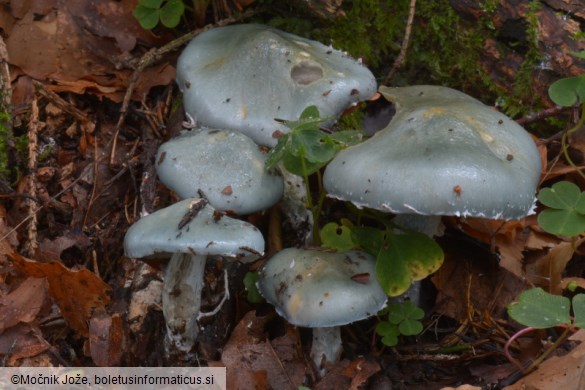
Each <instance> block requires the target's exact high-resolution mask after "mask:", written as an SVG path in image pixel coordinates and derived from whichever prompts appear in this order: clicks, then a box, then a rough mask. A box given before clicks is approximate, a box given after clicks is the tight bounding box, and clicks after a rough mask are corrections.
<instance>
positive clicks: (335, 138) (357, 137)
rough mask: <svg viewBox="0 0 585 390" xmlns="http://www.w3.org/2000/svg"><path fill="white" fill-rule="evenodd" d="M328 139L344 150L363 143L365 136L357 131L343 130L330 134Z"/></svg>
mask: <svg viewBox="0 0 585 390" xmlns="http://www.w3.org/2000/svg"><path fill="white" fill-rule="evenodd" d="M327 138H329V139H330V140H331V141H332V142H335V143H337V144H339V145H340V146H341V147H342V148H347V147H348V146H352V145H356V144H359V143H360V142H362V139H363V138H364V134H363V133H362V132H361V131H357V130H342V131H336V132H335V133H331V134H328V135H327Z"/></svg>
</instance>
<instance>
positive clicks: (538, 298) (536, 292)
mask: <svg viewBox="0 0 585 390" xmlns="http://www.w3.org/2000/svg"><path fill="white" fill-rule="evenodd" d="M570 307H571V301H569V298H567V297H563V296H560V295H553V294H549V293H547V292H546V291H544V290H543V289H542V288H540V287H538V288H532V289H530V290H526V291H523V292H522V293H521V294H520V296H519V300H518V301H517V302H513V303H511V304H510V305H508V314H509V315H510V317H512V318H513V319H514V320H515V321H516V322H519V323H520V324H522V325H526V326H529V327H531V328H537V329H546V328H552V327H554V326H558V325H568V324H570V323H571V317H570V315H569V314H570V313H569V311H570Z"/></svg>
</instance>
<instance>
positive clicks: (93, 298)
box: [8, 252, 110, 337]
mask: <svg viewBox="0 0 585 390" xmlns="http://www.w3.org/2000/svg"><path fill="white" fill-rule="evenodd" d="M8 256H9V257H10V258H11V259H12V261H13V263H14V266H15V268H17V269H18V270H19V271H20V272H22V273H24V274H25V275H27V276H30V277H34V278H45V277H46V278H47V281H48V283H49V294H50V295H51V296H52V297H53V299H54V300H55V302H57V304H58V305H59V308H60V310H61V314H62V315H63V318H64V319H65V321H67V323H68V324H69V326H71V328H72V329H73V330H75V331H76V332H77V333H78V334H79V335H81V336H85V337H87V336H88V334H89V331H88V323H89V320H90V318H91V317H92V315H93V313H94V311H96V310H104V309H105V306H106V304H107V303H108V302H109V300H110V298H109V296H108V292H109V291H110V287H109V286H108V285H107V284H106V283H104V282H103V281H102V280H101V279H100V278H99V277H98V276H97V275H96V274H94V273H92V272H90V271H88V270H86V269H82V270H78V271H73V270H70V269H68V268H66V267H65V266H64V265H63V264H61V263H58V262H50V263H39V262H36V261H34V260H29V259H26V258H24V257H22V256H21V255H19V254H18V253H16V252H13V253H11V254H9V255H8Z"/></svg>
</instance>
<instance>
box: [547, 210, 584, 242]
mask: <svg viewBox="0 0 585 390" xmlns="http://www.w3.org/2000/svg"><path fill="white" fill-rule="evenodd" d="M537 221H538V224H539V225H540V226H541V227H542V228H543V229H544V230H545V231H547V232H548V233H551V234H556V235H559V236H577V235H579V234H581V233H583V232H585V215H583V214H579V213H577V212H576V211H575V210H557V209H547V210H543V211H541V212H540V214H538V218H537Z"/></svg>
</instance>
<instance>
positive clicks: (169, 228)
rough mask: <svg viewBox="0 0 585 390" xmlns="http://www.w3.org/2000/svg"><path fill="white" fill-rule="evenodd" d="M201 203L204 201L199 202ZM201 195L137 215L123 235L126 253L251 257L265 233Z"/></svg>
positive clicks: (259, 248)
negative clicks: (219, 210)
mask: <svg viewBox="0 0 585 390" xmlns="http://www.w3.org/2000/svg"><path fill="white" fill-rule="evenodd" d="M202 203H203V204H202ZM214 211H215V210H214V209H213V207H211V206H209V205H205V200H204V199H193V198H191V199H185V200H183V201H181V202H178V203H175V204H173V205H171V206H169V207H166V208H164V209H161V210H158V211H156V212H154V213H152V214H150V215H147V216H146V217H143V218H141V219H139V220H138V221H137V222H136V223H134V224H133V225H132V226H130V229H128V231H127V232H126V236H125V237H124V251H125V253H126V255H127V256H129V257H134V258H140V257H146V256H151V255H156V254H173V253H190V254H192V255H217V256H223V257H232V258H237V259H239V260H240V261H244V262H246V261H253V260H256V259H258V258H259V257H260V256H261V255H262V254H263V252H264V237H263V236H262V233H261V232H260V231H259V230H258V229H257V228H256V227H254V226H253V225H251V224H249V223H247V222H244V221H240V220H237V219H234V218H230V217H227V216H225V215H221V214H218V213H215V212H214Z"/></svg>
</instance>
